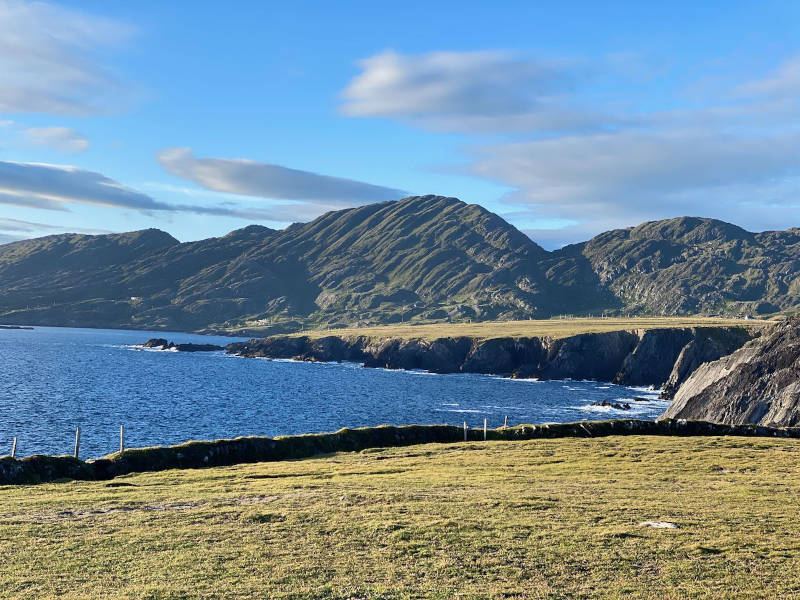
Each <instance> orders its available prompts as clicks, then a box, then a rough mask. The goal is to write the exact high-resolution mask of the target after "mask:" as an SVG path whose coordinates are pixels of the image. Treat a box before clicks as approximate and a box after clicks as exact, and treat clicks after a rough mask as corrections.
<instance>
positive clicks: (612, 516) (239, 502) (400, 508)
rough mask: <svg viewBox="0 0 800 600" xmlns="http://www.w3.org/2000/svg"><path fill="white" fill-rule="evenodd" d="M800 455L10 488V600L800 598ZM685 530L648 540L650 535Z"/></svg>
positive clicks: (513, 455)
mask: <svg viewBox="0 0 800 600" xmlns="http://www.w3.org/2000/svg"><path fill="white" fill-rule="evenodd" d="M799 493H800V444H799V443H798V440H777V439H766V438H759V439H747V438H734V437H726V438H719V437H702V438H672V437H637V436H631V437H609V438H602V439H599V438H595V439H585V438H584V439H580V438H566V439H553V440H536V441H530V442H481V443H474V442H472V443H463V444H440V445H433V444H431V445H423V446H412V447H405V448H394V449H377V450H369V451H364V452H361V453H349V454H335V455H329V456H325V457H320V458H314V459H307V460H299V461H286V462H278V463H261V464H250V465H240V466H235V467H224V468H210V469H203V470H183V471H165V472H161V473H147V474H134V475H129V476H125V477H121V478H118V479H115V480H113V481H110V482H65V483H56V484H45V485H39V486H31V487H4V488H0V551H2V553H3V556H4V557H5V560H4V561H3V562H2V565H0V590H2V596H3V598H75V599H77V598H80V599H93V598H137V599H151V600H155V599H173V600H176V599H182V598H226V599H228V598H242V599H244V598H248V599H249V598H309V599H310V598H330V599H333V598H336V599H342V600H344V599H365V598H376V599H377V598H384V599H406V598H407V599H410V598H440V599H445V598H446V599H449V598H659V599H660V598H675V599H677V598H725V599H730V598H796V597H800V520H798V516H797V508H798V504H797V498H798V494H799ZM660 520H666V521H671V522H675V523H677V524H678V525H679V526H680V529H675V530H669V529H653V528H649V527H644V526H641V525H640V524H641V523H642V522H644V521H660Z"/></svg>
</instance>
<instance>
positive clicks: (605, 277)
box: [546, 217, 800, 315]
mask: <svg viewBox="0 0 800 600" xmlns="http://www.w3.org/2000/svg"><path fill="white" fill-rule="evenodd" d="M546 262H547V264H549V265H550V268H549V270H548V275H549V276H552V277H555V278H556V279H557V280H559V281H561V280H564V279H565V278H564V276H562V275H561V274H562V273H568V274H571V273H579V275H577V276H575V278H578V277H583V278H584V281H585V280H586V279H587V278H588V279H591V280H594V281H596V283H597V285H599V286H601V287H602V288H603V289H605V290H608V291H609V292H611V293H612V294H613V296H614V298H615V299H616V300H617V302H618V306H619V307H622V309H623V311H624V312H628V313H632V314H640V313H642V314H657V315H678V314H692V313H704V314H742V313H750V314H767V313H773V312H778V311H781V310H785V309H787V308H790V307H793V306H796V305H798V304H800V229H797V228H794V229H788V230H786V231H770V232H764V233H750V232H748V231H745V230H744V229H742V228H740V227H737V226H735V225H731V224H729V223H724V222H722V221H715V220H713V219H699V218H694V217H681V218H677V219H668V220H665V221H654V222H650V223H644V224H642V225H639V226H638V227H632V228H628V229H617V230H614V231H608V232H606V233H602V234H600V235H598V236H597V237H595V238H593V239H591V240H589V241H588V242H584V243H582V244H577V245H574V246H568V247H566V248H564V249H562V250H560V251H558V252H554V253H553V254H552V257H551V258H549V259H548V260H547V261H546ZM572 277H573V276H572V275H567V276H566V280H567V281H569V280H570V279H571V278H572Z"/></svg>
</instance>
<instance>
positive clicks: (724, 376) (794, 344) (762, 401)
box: [662, 318, 800, 426]
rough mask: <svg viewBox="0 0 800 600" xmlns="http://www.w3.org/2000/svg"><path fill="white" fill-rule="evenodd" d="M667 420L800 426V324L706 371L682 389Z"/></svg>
mask: <svg viewBox="0 0 800 600" xmlns="http://www.w3.org/2000/svg"><path fill="white" fill-rule="evenodd" d="M676 367H677V365H676ZM662 418H665V419H666V418H674V419H689V420H696V421H711V422H715V423H726V424H733V425H738V424H744V423H752V424H758V425H769V426H798V425H800V318H793V319H790V320H787V321H786V322H784V323H781V324H780V325H778V326H776V327H775V328H774V329H773V330H772V331H769V332H766V333H764V335H763V336H762V337H761V338H759V339H756V340H753V341H751V342H749V343H748V344H746V345H745V346H743V347H742V348H740V349H739V350H737V351H736V352H734V353H733V354H731V355H729V356H725V357H723V358H720V359H719V360H717V361H714V362H711V363H706V364H703V365H701V366H700V367H699V368H698V369H697V370H696V371H695V372H694V373H693V374H692V375H691V376H690V377H689V378H688V379H687V380H686V381H685V382H684V383H683V385H681V386H680V388H679V389H678V391H677V393H676V394H675V398H674V400H673V402H672V404H671V405H670V407H669V408H668V409H667V411H666V412H665V413H664V415H663V416H662Z"/></svg>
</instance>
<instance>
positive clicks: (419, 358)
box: [226, 327, 754, 387]
mask: <svg viewBox="0 0 800 600" xmlns="http://www.w3.org/2000/svg"><path fill="white" fill-rule="evenodd" d="M712 329H713V331H712ZM752 335H754V334H753V333H752V332H751V331H749V330H747V329H744V328H739V327H729V328H684V329H652V330H647V331H645V330H635V331H611V332H607V333H586V334H580V335H574V336H571V337H567V338H562V339H552V338H547V337H545V338H537V337H531V338H494V339H489V340H475V339H472V338H468V337H456V338H440V339H436V340H424V339H402V338H386V339H378V340H375V339H369V338H366V337H347V338H341V337H338V336H327V337H323V338H318V339H312V338H308V337H290V336H274V337H269V338H264V339H260V340H249V341H247V342H235V343H233V344H228V346H226V350H227V351H228V352H230V353H232V354H238V355H240V356H249V357H267V358H292V359H296V360H309V361H353V362H361V363H364V365H365V366H367V367H383V368H389V369H424V370H427V371H430V372H433V373H485V374H494V375H503V376H511V377H521V378H525V377H529V378H530V377H536V378H541V379H594V380H598V381H613V382H616V383H619V384H623V385H652V386H657V387H661V386H662V385H664V384H665V382H666V381H667V379H668V378H670V377H672V375H673V371H674V365H675V362H676V360H677V359H678V357H679V356H681V355H682V354H683V353H684V351H685V349H686V348H687V347H688V346H689V345H690V344H692V343H695V344H697V346H698V347H699V348H701V349H702V348H706V346H709V345H710V342H709V341H708V340H710V339H712V338H713V339H714V340H717V342H718V343H717V344H716V345H714V346H713V348H715V349H717V350H719V349H722V348H730V350H729V351H733V350H735V349H736V348H739V347H740V346H741V345H742V344H744V343H745V342H747V341H748V340H749V339H750V338H751V336H752ZM720 351H721V350H720ZM708 352H709V353H710V352H711V350H708ZM687 355H688V353H687ZM692 356H699V354H697V352H695V353H693V354H692ZM683 364H684V365H688V364H690V360H689V358H686V360H685V361H684V363H683ZM684 371H685V369H683V370H681V371H680V373H678V374H675V375H674V377H675V380H676V381H678V380H681V381H682V377H684V376H685V375H686V374H685V373H684Z"/></svg>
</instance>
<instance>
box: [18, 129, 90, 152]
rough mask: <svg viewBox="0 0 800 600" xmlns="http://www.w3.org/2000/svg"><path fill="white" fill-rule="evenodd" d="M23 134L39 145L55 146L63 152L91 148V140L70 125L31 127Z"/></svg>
mask: <svg viewBox="0 0 800 600" xmlns="http://www.w3.org/2000/svg"><path fill="white" fill-rule="evenodd" d="M23 134H24V135H25V137H27V138H28V140H29V141H30V142H31V143H33V144H36V145H37V146H45V147H47V148H53V149H54V150H59V151H61V152H67V153H79V152H86V151H87V150H88V149H89V146H90V144H89V140H87V139H86V138H85V137H83V135H81V134H80V133H78V132H77V131H75V130H74V129H70V128H69V127H31V128H30V129H26V130H25V131H24V132H23Z"/></svg>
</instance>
